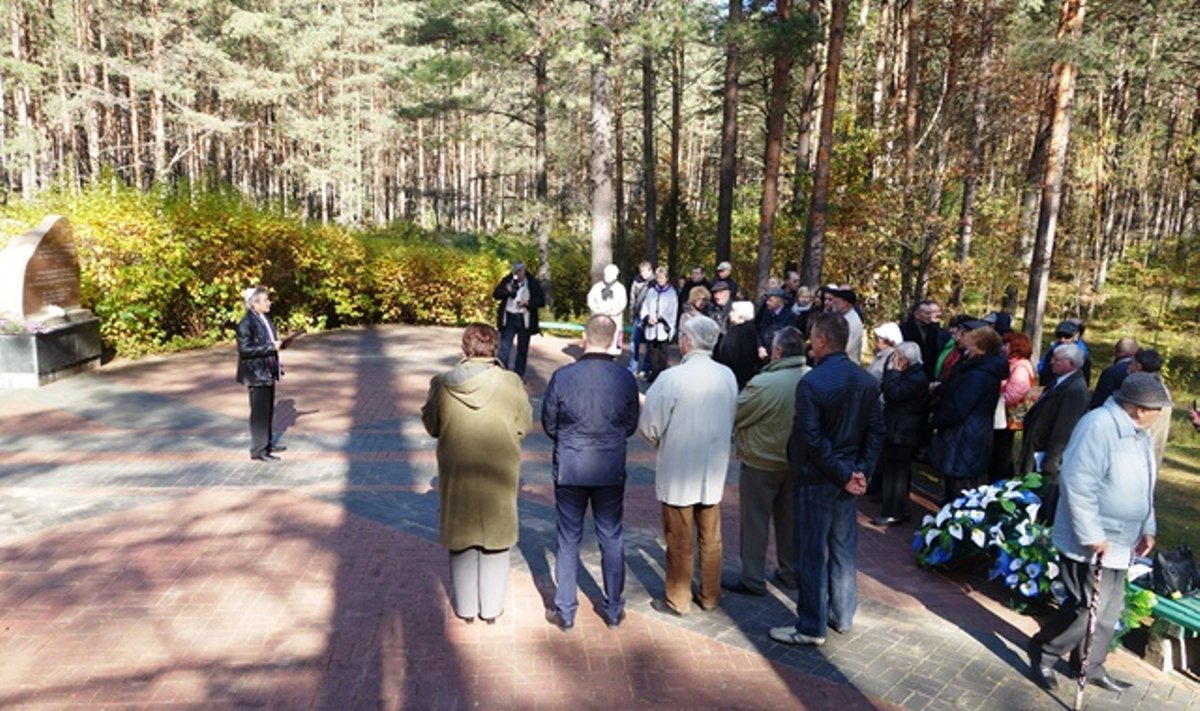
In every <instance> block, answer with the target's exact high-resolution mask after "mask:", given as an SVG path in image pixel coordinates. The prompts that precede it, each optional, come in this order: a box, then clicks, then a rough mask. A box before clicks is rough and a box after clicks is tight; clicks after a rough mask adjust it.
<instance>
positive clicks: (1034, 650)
mask: <svg viewBox="0 0 1200 711" xmlns="http://www.w3.org/2000/svg"><path fill="white" fill-rule="evenodd" d="M1170 404H1171V399H1170V397H1168V395H1167V390H1166V388H1165V387H1164V386H1163V384H1162V381H1161V380H1159V379H1158V378H1155V377H1154V376H1153V375H1149V374H1147V373H1134V374H1132V375H1130V376H1129V377H1127V378H1126V379H1125V382H1123V383H1121V388H1120V390H1118V391H1117V392H1116V394H1114V395H1113V397H1112V398H1110V399H1109V400H1108V401H1106V402H1105V404H1104V405H1103V406H1101V407H1099V408H1097V409H1095V410H1092V411H1091V412H1089V413H1088V414H1087V415H1085V416H1084V418H1083V419H1082V420H1080V421H1079V424H1078V425H1077V426H1076V427H1075V431H1074V433H1072V435H1071V441H1070V443H1069V444H1068V445H1067V451H1066V452H1065V453H1064V454H1063V464H1062V469H1061V471H1060V472H1059V486H1060V490H1059V499H1058V513H1057V515H1056V516H1055V525H1054V546H1055V547H1056V548H1058V552H1059V554H1060V555H1061V560H1062V567H1061V571H1062V582H1063V585H1064V586H1065V587H1066V594H1067V599H1066V601H1065V602H1063V604H1062V605H1061V606H1060V607H1059V610H1058V612H1057V613H1055V614H1054V615H1052V616H1051V617H1050V618H1049V619H1048V620H1047V621H1046V623H1045V625H1043V626H1042V629H1041V630H1040V631H1038V633H1037V634H1035V635H1034V636H1033V637H1032V638H1031V639H1030V640H1029V665H1030V674H1031V676H1032V677H1033V680H1034V682H1035V683H1037V684H1038V685H1039V686H1041V687H1042V688H1045V689H1051V688H1054V687H1055V686H1057V685H1058V681H1057V679H1056V678H1055V676H1054V669H1053V667H1052V665H1051V664H1048V663H1044V662H1043V655H1045V654H1048V655H1051V656H1054V657H1061V656H1063V655H1064V654H1068V653H1071V652H1075V653H1076V654H1082V652H1083V649H1082V647H1083V642H1084V639H1085V636H1086V634H1087V627H1088V624H1087V618H1088V608H1089V606H1090V605H1091V602H1092V595H1093V594H1094V592H1093V590H1092V578H1093V576H1094V575H1095V574H1096V572H1097V568H1099V569H1100V571H1099V572H1100V576H1101V577H1100V586H1099V588H1098V590H1097V591H1095V594H1097V595H1098V600H1097V610H1098V614H1097V621H1096V632H1095V637H1094V638H1093V640H1092V647H1091V657H1090V663H1089V665H1088V672H1087V674H1088V681H1089V682H1090V683H1092V684H1094V685H1096V686H1099V687H1100V688H1102V689H1107V690H1109V691H1121V690H1123V689H1127V688H1129V686H1130V685H1129V684H1128V683H1126V682H1123V681H1118V680H1116V679H1113V678H1112V677H1110V676H1109V675H1108V672H1107V671H1105V669H1104V660H1105V658H1106V657H1107V656H1108V646H1109V642H1111V641H1112V637H1113V633H1114V632H1115V630H1116V626H1117V620H1118V619H1119V618H1120V615H1121V610H1122V609H1123V608H1124V606H1125V575H1126V571H1127V570H1128V568H1129V562H1130V559H1131V558H1132V557H1134V556H1142V555H1146V554H1148V553H1149V552H1150V550H1151V549H1152V548H1153V547H1154V536H1155V533H1156V532H1157V528H1156V524H1155V520H1154V482H1155V479H1156V476H1157V467H1156V466H1155V463H1154V455H1153V452H1152V450H1151V443H1150V435H1149V434H1148V433H1147V432H1146V430H1147V429H1148V428H1149V427H1150V425H1151V424H1153V422H1154V421H1155V420H1156V419H1158V417H1159V416H1160V415H1161V414H1162V410H1163V408H1164V407H1166V406H1168V405H1170Z"/></svg>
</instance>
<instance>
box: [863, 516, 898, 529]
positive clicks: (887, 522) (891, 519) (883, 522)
mask: <svg viewBox="0 0 1200 711" xmlns="http://www.w3.org/2000/svg"><path fill="white" fill-rule="evenodd" d="M902 523H904V521H902V520H900V519H898V518H896V517H895V516H877V517H875V518H873V519H871V525H872V526H881V527H883V528H891V527H892V526H899V525H900V524H902Z"/></svg>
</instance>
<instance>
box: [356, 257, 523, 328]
mask: <svg viewBox="0 0 1200 711" xmlns="http://www.w3.org/2000/svg"><path fill="white" fill-rule="evenodd" d="M505 268H506V265H505V263H504V261H503V260H501V259H498V258H496V257H494V256H489V255H486V254H476V253H471V252H466V251H463V250H459V249H455V248H453V247H446V246H443V245H440V244H436V243H429V242H415V241H411V240H405V241H398V242H395V243H394V244H392V245H391V246H388V247H386V248H384V249H382V250H380V252H379V253H378V254H377V255H376V256H375V258H374V259H372V261H371V264H370V267H369V273H370V280H371V282H372V283H373V284H374V287H375V293H376V295H377V298H378V313H379V316H380V317H381V318H382V319H383V320H384V321H399V322H402V323H423V324H428V323H440V324H464V323H469V322H471V321H483V322H484V323H491V322H492V320H493V317H492V309H493V307H494V305H495V301H494V300H493V299H492V288H493V287H494V286H495V284H496V282H497V281H498V279H499V276H500V275H502V274H503V273H504V271H505Z"/></svg>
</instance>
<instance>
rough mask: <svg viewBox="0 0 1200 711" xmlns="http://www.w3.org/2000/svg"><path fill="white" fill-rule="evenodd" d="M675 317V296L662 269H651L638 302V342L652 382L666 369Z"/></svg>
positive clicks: (677, 304) (676, 314) (676, 303)
mask: <svg viewBox="0 0 1200 711" xmlns="http://www.w3.org/2000/svg"><path fill="white" fill-rule="evenodd" d="M678 315H679V295H678V294H677V293H676V292H675V287H673V286H671V281H670V279H668V275H667V270H666V267H659V268H657V269H655V270H654V283H653V284H652V285H651V286H650V288H649V289H647V290H646V298H645V299H644V300H643V301H642V310H641V314H640V316H641V322H642V339H643V340H644V341H645V342H646V345H647V349H648V350H647V359H648V360H649V363H650V376H649V377H648V378H647V380H649V381H650V382H652V383H653V382H654V380H655V378H657V377H658V374H659V373H661V372H663V371H664V370H666V369H667V347H668V345H669V344H670V343H671V339H672V338H674V335H675V334H674V332H673V331H674V325H675V321H676V319H677V318H678Z"/></svg>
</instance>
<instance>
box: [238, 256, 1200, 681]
mask: <svg viewBox="0 0 1200 711" xmlns="http://www.w3.org/2000/svg"><path fill="white" fill-rule="evenodd" d="M619 276H620V274H619V270H618V268H617V267H616V266H614V265H610V266H608V267H607V268H605V269H604V272H603V277H602V278H601V279H600V280H599V281H597V283H596V284H595V285H594V287H593V288H592V289H591V291H590V292H589V294H588V300H587V301H588V305H589V308H590V309H591V310H592V312H593V313H592V316H591V317H590V318H589V320H588V321H587V324H586V326H585V328H584V341H583V342H584V352H583V355H582V357H580V358H579V359H578V361H577V362H575V363H572V364H570V365H566V366H563V367H562V368H560V369H558V370H557V371H555V372H554V373H553V375H552V377H551V378H550V380H549V384H548V386H547V388H546V390H545V394H544V397H543V399H542V407H541V413H540V417H541V425H542V428H543V430H544V432H545V434H546V435H547V437H549V438H550V439H551V440H552V441H553V443H554V452H553V477H554V490H555V506H556V518H557V550H556V556H555V561H556V563H555V578H556V583H557V591H556V595H555V598H554V603H553V606H552V607H550V609H548V610H547V611H546V619H547V620H548V621H549V622H550V623H551V624H553V625H555V626H556V627H558V628H560V629H562V630H564V631H566V630H570V629H572V628H573V627H574V625H575V618H576V614H577V611H578V600H577V585H576V576H577V572H578V568H579V547H580V543H581V540H582V530H583V525H584V519H585V515H586V511H587V509H588V507H589V506H590V507H591V509H592V517H593V520H594V526H595V531H596V538H597V541H598V543H599V547H600V551H601V568H602V572H603V589H604V600H603V602H602V605H601V607H600V608H599V609H601V610H602V615H603V617H604V619H605V622H606V623H607V624H608V625H609V626H610V627H612V628H616V627H618V626H620V624H621V623H622V621H623V620H624V618H625V599H624V584H625V563H624V542H623V528H622V519H623V507H624V495H625V481H626V465H625V462H626V447H627V440H628V438H629V437H631V436H634V435H635V434H637V435H640V436H641V437H642V438H644V439H645V440H646V441H647V442H649V443H650V444H651V445H653V446H654V447H655V449H656V459H655V496H656V498H657V500H658V501H659V502H660V505H661V508H662V521H663V524H662V525H663V536H664V539H665V542H666V571H665V578H666V579H665V581H664V593H663V595H662V597H660V598H657V599H655V600H654V601H653V602H652V609H653V610H655V611H657V612H659V613H661V614H664V615H669V616H684V615H688V614H691V613H692V612H693V610H692V608H693V606H695V607H698V608H700V610H702V611H705V610H712V609H715V608H717V607H718V605H719V604H720V597H721V593H722V591H725V592H728V593H733V594H740V595H755V596H762V595H767V594H768V585H769V583H770V582H774V584H775V585H777V586H778V587H780V588H782V589H784V590H787V591H789V592H790V594H792V595H794V597H795V599H796V600H797V605H796V618H795V619H794V620H793V621H791V622H789V623H788V624H784V625H782V626H779V627H775V628H772V629H770V630H769V636H770V637H771V638H772V639H774V640H776V641H777V642H780V643H783V644H808V645H820V644H822V643H824V641H825V639H826V636H827V630H828V629H832V630H834V631H835V632H839V633H844V632H846V631H847V630H849V629H850V628H851V627H852V625H853V622H854V616H855V611H856V607H857V592H856V584H855V575H856V572H855V571H856V547H857V536H858V523H857V512H858V508H859V502H860V499H862V498H864V497H866V498H868V499H869V500H870V501H871V502H872V504H876V503H877V504H878V505H879V508H878V510H877V513H878V515H877V516H875V517H873V518H872V519H871V523H872V524H873V525H875V526H878V527H881V528H887V527H892V526H898V525H901V524H903V523H904V522H905V521H908V520H909V518H910V516H911V514H910V510H909V507H910V482H911V478H912V467H913V464H914V462H915V461H917V460H924V461H926V462H927V463H928V465H929V466H930V467H931V468H932V469H933V471H934V472H935V473H936V474H937V475H938V476H939V477H940V478H941V480H942V482H943V485H944V489H943V493H942V499H943V503H944V502H950V501H953V500H955V499H956V498H957V497H959V496H960V495H962V492H963V491H965V490H967V489H970V488H972V487H974V486H976V485H978V484H980V483H983V482H986V481H989V480H997V479H1004V478H1008V477H1012V476H1014V475H1017V474H1025V473H1027V472H1040V473H1041V475H1042V477H1043V489H1042V492H1041V494H1042V498H1043V506H1042V507H1041V515H1042V517H1043V518H1044V520H1045V521H1046V522H1048V523H1051V524H1054V526H1055V528H1054V539H1055V543H1056V545H1057V547H1058V548H1059V551H1060V553H1061V554H1062V556H1063V558H1064V561H1065V564H1064V565H1065V568H1064V575H1065V576H1066V578H1065V579H1066V589H1067V596H1068V597H1067V601H1066V602H1065V603H1063V605H1062V606H1061V610H1060V612H1059V614H1058V615H1057V616H1056V617H1054V618H1053V619H1052V620H1050V621H1049V622H1048V623H1047V625H1046V626H1045V627H1044V628H1043V630H1042V631H1041V632H1039V633H1038V634H1037V635H1035V636H1034V638H1033V639H1032V640H1031V642H1030V647H1029V653H1030V663H1031V672H1030V673H1031V676H1032V678H1033V680H1034V681H1035V682H1037V683H1038V684H1040V685H1042V686H1044V687H1047V688H1050V687H1052V686H1054V684H1055V683H1056V681H1055V677H1054V672H1053V669H1052V667H1051V665H1049V664H1048V663H1047V662H1046V661H1045V658H1044V657H1045V655H1052V656H1061V655H1064V654H1069V653H1071V652H1072V650H1074V651H1076V652H1078V651H1079V648H1080V645H1081V644H1082V641H1083V636H1082V633H1081V631H1080V630H1081V627H1080V619H1081V616H1083V617H1085V616H1086V611H1087V608H1088V605H1089V603H1091V602H1092V601H1091V596H1092V595H1093V594H1095V593H1094V592H1093V591H1092V590H1091V588H1090V587H1089V586H1088V585H1087V581H1089V580H1090V579H1091V577H1092V575H1093V574H1094V573H1095V572H1096V571H1097V569H1099V570H1101V571H1102V573H1103V575H1104V576H1105V577H1104V579H1105V581H1106V584H1105V585H1103V586H1102V587H1101V590H1100V592H1099V595H1100V596H1101V602H1100V610H1101V615H1100V625H1101V627H1102V628H1103V627H1104V626H1105V625H1107V626H1108V627H1109V628H1111V627H1112V626H1113V625H1115V623H1116V618H1115V617H1114V615H1115V614H1119V612H1120V606H1119V605H1118V602H1117V596H1122V597H1121V599H1123V591H1122V589H1121V588H1120V587H1119V586H1118V584H1117V582H1113V581H1119V580H1121V579H1122V578H1121V575H1120V572H1121V571H1123V570H1124V569H1125V568H1127V567H1128V566H1129V563H1130V558H1131V556H1133V555H1145V554H1146V553H1148V552H1149V550H1150V549H1151V548H1152V547H1153V544H1154V534H1155V522H1154V508H1153V488H1154V482H1155V477H1156V472H1157V467H1158V464H1159V463H1160V462H1161V458H1162V453H1163V447H1164V446H1165V440H1166V430H1167V427H1168V426H1169V419H1170V417H1169V410H1170V408H1171V400H1170V396H1169V393H1168V392H1167V390H1166V387H1165V385H1164V384H1163V382H1162V380H1161V378H1160V377H1159V374H1160V373H1159V371H1160V370H1161V368H1162V358H1161V356H1160V355H1159V354H1158V353H1157V352H1155V351H1154V350H1152V349H1145V348H1139V347H1138V344H1137V343H1136V341H1135V340H1134V339H1133V338H1132V337H1126V338H1122V339H1121V340H1120V341H1119V342H1118V343H1117V344H1116V348H1115V354H1114V361H1113V363H1112V364H1111V365H1109V366H1107V367H1106V368H1104V370H1103V372H1102V373H1101V374H1100V376H1099V378H1098V379H1097V381H1096V385H1095V388H1094V389H1092V388H1090V387H1089V386H1090V371H1091V368H1092V360H1091V356H1090V352H1089V349H1088V347H1087V344H1086V341H1085V340H1084V333H1085V328H1084V324H1083V323H1082V322H1080V321H1078V320H1073V319H1071V320H1065V321H1063V322H1062V323H1059V324H1058V326H1057V327H1056V328H1055V329H1054V340H1053V342H1052V343H1051V344H1050V346H1049V347H1048V348H1047V352H1046V354H1045V356H1044V357H1043V358H1042V359H1041V361H1040V362H1039V363H1037V364H1036V365H1035V364H1034V363H1033V362H1032V360H1031V356H1032V352H1033V348H1032V344H1031V342H1030V340H1029V338H1028V337H1027V336H1026V335H1024V334H1023V333H1019V332H1014V331H1013V330H1012V328H1011V325H1012V319H1011V318H1010V317H1009V315H1008V314H1005V313H1002V312H995V313H991V314H988V315H987V316H985V317H984V318H979V319H977V318H973V317H970V316H966V315H958V316H955V317H954V318H953V319H951V320H950V321H949V323H948V324H947V325H946V326H943V325H942V313H941V308H940V306H939V304H938V303H937V302H936V301H933V300H925V301H922V302H921V303H919V304H917V305H916V306H915V307H914V308H913V309H912V311H911V316H910V318H908V319H907V320H906V321H904V322H903V323H893V322H887V323H882V324H879V325H878V326H876V327H874V328H873V329H872V330H871V336H872V338H873V343H872V345H871V348H870V353H869V354H866V353H864V340H865V326H864V323H863V319H862V313H861V311H860V308H859V305H858V299H857V295H856V293H855V291H854V290H853V289H852V288H850V286H848V285H828V286H823V287H819V288H809V287H806V286H804V285H802V284H801V283H800V278H799V276H798V275H797V274H795V273H794V272H790V273H788V275H787V277H786V279H784V280H783V281H782V282H778V281H775V280H772V282H771V283H769V284H768V288H767V289H766V290H765V291H764V293H763V294H762V296H761V298H760V299H759V300H758V301H757V302H754V301H751V300H748V299H744V298H740V297H742V296H743V295H744V294H743V292H742V290H741V289H740V287H739V286H738V285H737V282H736V281H734V279H733V278H732V276H731V269H730V265H729V264H728V263H727V262H723V263H721V264H719V265H718V268H717V279H716V280H715V281H712V282H709V281H708V280H707V279H706V278H705V273H704V270H703V269H702V268H700V267H695V268H693V269H692V270H691V273H690V275H689V277H688V278H686V279H684V280H681V281H680V282H677V283H676V284H672V283H671V280H670V275H669V274H668V273H667V271H666V270H665V269H664V268H662V267H659V268H657V269H654V268H652V266H651V265H650V264H649V263H645V262H643V263H642V264H640V265H639V268H638V273H637V275H636V277H635V278H634V279H633V280H632V282H631V283H630V285H629V286H628V288H626V286H625V285H624V284H622V283H621V281H620V279H619ZM494 297H495V299H496V301H497V320H496V326H495V327H494V328H493V327H492V326H489V325H485V324H472V325H470V326H468V327H467V328H466V330H465V331H464V334H463V337H462V355H463V358H462V360H461V362H459V364H458V365H457V366H455V367H454V368H453V369H452V370H450V371H449V372H447V373H444V374H442V375H439V376H437V377H435V378H434V379H433V381H432V382H431V384H430V387H429V392H428V396H427V399H426V403H425V405H424V407H423V408H422V419H423V422H424V425H425V428H426V430H427V431H428V432H429V434H430V435H431V436H433V437H435V438H437V461H438V487H439V495H440V497H441V499H440V501H441V504H440V526H441V528H440V535H441V541H442V543H443V545H445V547H446V548H447V549H448V550H449V553H450V560H451V577H452V587H453V600H452V604H453V608H454V611H455V614H456V615H457V616H458V617H460V618H461V619H462V620H464V621H466V622H473V621H474V620H475V619H477V618H478V619H482V620H484V621H485V622H488V623H491V622H494V621H495V620H496V618H497V617H499V616H500V615H501V614H502V612H503V601H504V598H505V591H506V585H507V578H508V575H507V571H508V565H509V564H508V553H509V549H510V548H511V547H512V546H513V545H514V544H515V542H516V539H517V531H518V526H517V506H516V501H517V493H518V477H519V470H520V447H521V441H522V439H523V438H524V436H525V435H526V433H528V431H529V429H530V426H531V423H532V416H533V411H532V408H531V406H530V402H529V398H528V397H527V395H526V392H525V389H524V387H523V382H522V381H523V378H524V375H525V370H526V364H527V356H528V348H529V340H530V336H531V335H533V334H535V333H537V332H538V309H539V308H541V307H543V306H544V305H545V299H544V295H543V292H542V289H541V288H540V286H539V285H538V284H537V280H536V279H530V278H529V277H528V276H527V274H526V271H525V266H524V265H523V264H522V263H520V262H516V263H514V264H513V265H512V269H511V272H510V273H509V274H508V275H506V276H505V277H504V279H503V280H501V282H500V283H499V284H498V285H497V286H496V289H495V291H494ZM247 309H248V312H247V317H246V318H245V319H243V323H242V324H241V325H239V329H238V343H239V353H240V354H241V361H242V362H241V363H240V364H239V379H243V376H244V379H245V382H246V383H247V384H248V385H249V386H250V389H251V407H252V417H251V429H252V432H253V434H254V436H253V440H252V442H253V444H252V449H251V455H252V456H253V457H255V458H260V457H262V456H263V455H268V456H269V455H270V452H271V451H272V450H271V447H272V446H273V443H274V441H273V440H272V439H271V436H270V431H269V429H266V430H264V429H263V427H262V416H261V414H258V412H257V411H258V409H260V408H261V407H265V405H263V402H264V401H265V399H266V397H265V395H262V394H260V396H259V397H258V398H256V396H255V393H254V389H255V388H256V387H267V386H273V383H274V380H275V379H277V378H278V375H279V369H278V357H277V351H276V350H275V348H277V347H278V346H279V345H280V343H279V341H278V340H276V336H275V335H274V331H273V329H272V327H271V326H270V322H269V320H268V319H267V318H266V311H267V310H269V301H267V300H266V296H265V290H263V291H262V292H261V293H260V292H255V293H253V294H251V293H249V292H248V294H247ZM626 318H627V319H628V321H629V324H630V327H631V328H630V337H629V342H628V349H627V351H626V349H625V348H624V345H625V344H624V342H623V337H622V332H623V329H622V324H623V321H624V320H625V319H626ZM514 340H515V341H516V348H515V352H514V349H513V347H512V346H513V341H514ZM671 344H677V346H678V351H679V353H680V356H681V359H680V362H679V363H678V364H676V365H673V366H672V365H670V360H671V359H670V346H671ZM625 352H628V354H629V357H628V361H627V362H626V363H622V362H620V361H619V359H620V358H621V357H622V354H623V353H625ZM864 355H866V356H867V359H866V360H867V362H866V363H864V362H863V361H864ZM271 358H274V360H271ZM639 379H641V380H645V381H646V383H645V384H644V385H642V386H640V387H639V384H638V380H639ZM642 390H644V392H642ZM272 392H273V391H272ZM1164 410H1165V411H1167V413H1168V414H1167V416H1165V417H1164V416H1163V412H1164ZM1188 415H1189V418H1190V419H1191V421H1192V423H1193V424H1194V425H1195V426H1196V427H1197V429H1198V430H1200V414H1198V413H1196V412H1195V409H1194V408H1193V409H1192V410H1191V411H1189V413H1188ZM1018 432H1020V433H1022V434H1021V439H1020V444H1019V446H1018V444H1017V439H1016V435H1017V433H1018ZM278 449H279V448H278V447H276V448H275V451H278ZM732 454H736V458H737V459H738V460H739V462H740V474H739V476H740V479H739V482H740V485H739V501H738V502H737V503H738V507H739V512H738V513H739V517H738V520H739V526H740V536H739V539H740V550H739V553H740V555H739V556H738V557H739V566H738V570H737V572H736V573H726V574H725V575H724V576H723V575H722V555H723V551H722V538H721V517H720V507H721V505H722V496H723V494H724V490H725V481H726V476H727V473H728V470H729V463H730V459H731V455H732ZM772 531H774V538H775V550H776V560H775V561H774V566H773V567H774V570H773V571H771V572H770V573H768V567H769V566H768V561H767V551H768V541H769V539H770V537H771V532H772ZM697 557H698V560H699V565H698V567H699V574H698V576H697V575H696V570H695V568H696V567H697V566H696V559H697ZM697 577H698V583H697V582H695V580H694V579H696V578H697ZM1114 610H1115V612H1114ZM1085 627H1086V625H1085ZM1105 629H1107V632H1108V633H1109V637H1111V631H1112V630H1111V629H1108V628H1105ZM1098 639H1101V640H1103V639H1104V637H1103V635H1101V636H1099V637H1098ZM1100 646H1101V647H1103V646H1104V645H1100ZM1098 659H1099V663H1094V664H1093V665H1092V666H1091V667H1090V668H1088V669H1087V670H1086V673H1087V678H1088V679H1089V680H1090V681H1092V682H1093V683H1095V684H1097V685H1099V686H1101V687H1103V688H1107V689H1114V690H1119V689H1121V688H1123V684H1124V683H1123V682H1120V681H1118V680H1115V679H1113V678H1112V677H1110V676H1108V674H1107V672H1106V671H1105V670H1104V667H1103V665H1102V662H1103V653H1101V654H1099V655H1098Z"/></svg>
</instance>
